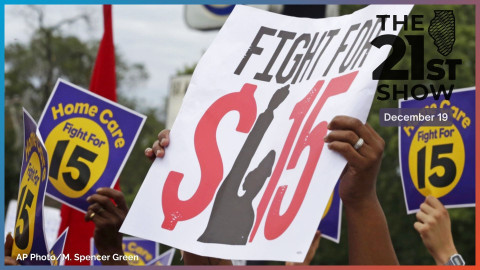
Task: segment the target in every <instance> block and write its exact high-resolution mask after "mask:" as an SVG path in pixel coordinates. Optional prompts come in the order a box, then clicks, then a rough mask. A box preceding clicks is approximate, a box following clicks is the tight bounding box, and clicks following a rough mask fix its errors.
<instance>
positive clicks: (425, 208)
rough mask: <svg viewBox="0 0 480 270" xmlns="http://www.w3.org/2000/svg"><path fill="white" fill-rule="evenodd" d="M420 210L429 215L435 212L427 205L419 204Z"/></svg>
mask: <svg viewBox="0 0 480 270" xmlns="http://www.w3.org/2000/svg"><path fill="white" fill-rule="evenodd" d="M420 210H421V211H423V212H424V213H426V214H429V215H431V214H433V213H434V212H435V209H434V208H433V207H431V206H430V205H428V204H427V203H422V204H420Z"/></svg>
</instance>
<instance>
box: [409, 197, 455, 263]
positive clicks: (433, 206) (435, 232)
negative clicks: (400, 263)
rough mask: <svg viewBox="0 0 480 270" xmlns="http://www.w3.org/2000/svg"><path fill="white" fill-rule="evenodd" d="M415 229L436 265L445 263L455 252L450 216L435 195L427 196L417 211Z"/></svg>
mask: <svg viewBox="0 0 480 270" xmlns="http://www.w3.org/2000/svg"><path fill="white" fill-rule="evenodd" d="M417 220H418V221H417V222H415V224H414V227H415V230H417V232H418V233H419V234H420V237H422V241H423V244H424V245H425V247H426V248H427V249H428V252H430V254H431V255H432V257H433V258H434V259H435V262H436V263H437V264H438V265H445V264H446V263H447V262H448V260H449V258H450V256H452V255H453V254H457V253H458V252H457V249H456V248H455V244H454V243H453V238H452V229H451V225H450V216H449V215H448V211H447V209H445V207H444V206H443V204H442V203H441V202H440V201H439V200H438V199H437V198H435V197H433V196H428V197H427V198H426V199H425V202H424V203H422V204H421V205H420V211H418V212H417Z"/></svg>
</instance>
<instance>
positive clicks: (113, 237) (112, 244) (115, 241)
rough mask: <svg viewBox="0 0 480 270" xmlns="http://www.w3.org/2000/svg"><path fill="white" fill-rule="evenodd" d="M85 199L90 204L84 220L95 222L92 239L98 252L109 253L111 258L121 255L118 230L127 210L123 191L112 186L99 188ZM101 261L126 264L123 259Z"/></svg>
mask: <svg viewBox="0 0 480 270" xmlns="http://www.w3.org/2000/svg"><path fill="white" fill-rule="evenodd" d="M112 200H113V201H114V202H115V203H116V205H114V204H113V202H112ZM87 201H88V202H89V203H90V206H89V207H88V210H87V213H86V215H85V220H86V221H89V220H91V221H93V222H94V223H95V231H94V240H95V246H96V247H97V249H98V253H99V254H100V255H110V257H111V258H112V256H113V254H120V255H123V249H122V237H123V236H122V234H121V233H119V232H118V230H119V229H120V226H121V225H122V223H123V220H124V219H125V216H126V215H127V212H128V208H127V204H126V203H125V198H124V196H123V193H122V192H121V191H118V190H115V189H112V188H99V189H97V193H96V194H93V195H91V196H89V197H88V198H87ZM102 263H103V264H121V265H123V264H125V265H128V262H127V261H124V260H118V261H116V260H109V261H102Z"/></svg>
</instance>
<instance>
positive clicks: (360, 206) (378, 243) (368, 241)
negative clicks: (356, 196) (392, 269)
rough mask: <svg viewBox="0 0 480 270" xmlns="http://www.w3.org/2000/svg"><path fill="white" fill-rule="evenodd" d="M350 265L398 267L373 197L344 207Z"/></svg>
mask: <svg viewBox="0 0 480 270" xmlns="http://www.w3.org/2000/svg"><path fill="white" fill-rule="evenodd" d="M345 214H346V218H347V224H348V245H349V248H348V256H349V263H350V264H351V265H395V264H398V260H397V256H396V254H395V250H394V249H393V245H392V241H391V239H390V234H389V231H388V226H387V221H386V219H385V215H384V213H383V210H382V207H381V206H380V203H379V201H378V198H377V197H376V195H373V196H371V198H369V199H366V200H364V201H362V202H356V203H354V204H345Z"/></svg>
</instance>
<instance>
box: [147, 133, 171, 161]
mask: <svg viewBox="0 0 480 270" xmlns="http://www.w3.org/2000/svg"><path fill="white" fill-rule="evenodd" d="M169 143H170V130H169V129H164V130H162V131H160V132H159V133H158V140H156V141H155V142H154V143H153V145H152V148H147V149H145V156H146V157H148V158H149V159H150V160H152V161H153V160H154V159H155V157H164V156H165V147H167V146H168V144H169Z"/></svg>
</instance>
